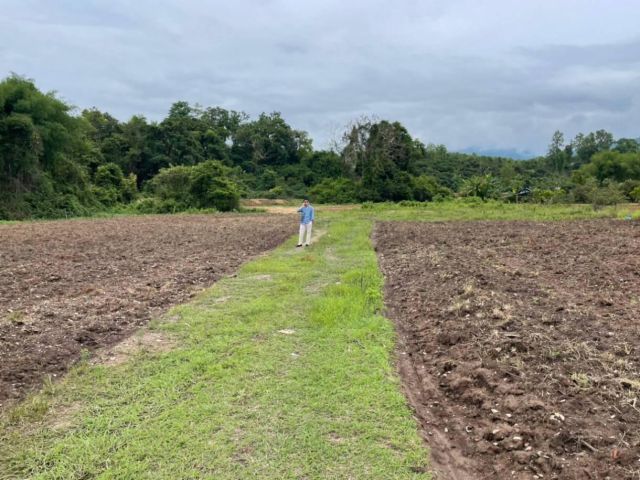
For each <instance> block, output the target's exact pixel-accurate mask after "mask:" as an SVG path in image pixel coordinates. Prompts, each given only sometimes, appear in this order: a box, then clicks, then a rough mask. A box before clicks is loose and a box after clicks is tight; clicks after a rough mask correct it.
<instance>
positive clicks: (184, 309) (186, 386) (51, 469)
mask: <svg viewBox="0 0 640 480" xmlns="http://www.w3.org/2000/svg"><path fill="white" fill-rule="evenodd" d="M342 217H344V216H343V215H342ZM283 218H284V217H283ZM316 232H317V234H316V240H317V243H314V245H313V246H312V247H310V248H309V249H297V248H295V247H294V245H295V241H294V240H293V239H290V240H289V241H287V242H286V243H285V244H284V245H283V246H281V247H279V248H277V249H276V250H275V251H274V252H272V253H270V254H269V255H268V256H264V257H262V258H259V259H257V260H255V261H252V262H249V263H247V264H245V265H244V266H243V267H242V268H241V269H240V270H239V271H238V274H237V276H233V277H226V278H224V279H222V280H221V281H219V282H218V283H217V284H216V285H215V286H214V287H213V288H211V289H209V290H206V291H205V292H203V293H202V294H200V295H198V296H197V297H196V298H195V299H193V300H192V301H191V302H189V303H188V304H185V305H183V306H179V307H176V308H174V309H172V310H171V311H170V312H169V313H168V314H167V315H165V316H164V317H162V318H161V319H158V320H156V321H153V322H152V323H151V325H150V328H149V329H143V331H142V332H141V333H140V334H139V335H136V336H135V337H133V340H134V343H135V342H137V343H139V349H138V351H137V352H134V353H133V354H130V355H129V358H127V360H126V361H125V362H120V361H118V362H110V361H109V362H107V363H103V362H97V363H94V362H93V361H91V360H90V361H82V362H80V363H79V364H78V365H77V366H76V367H75V368H74V369H72V370H71V372H70V373H69V374H68V375H67V376H66V377H65V379H64V380H63V381H60V382H54V383H52V384H48V385H46V387H45V388H44V390H43V391H42V393H40V394H38V395H35V396H33V397H30V398H28V399H27V400H26V401H24V402H22V403H21V404H20V406H18V407H17V408H14V409H12V410H11V411H10V412H7V414H6V415H4V417H0V451H2V453H3V454H2V455H0V478H2V479H5V478H9V479H25V478H29V479H64V480H73V479H94V478H100V479H111V478H113V479H118V480H128V479H131V480H139V479H153V480H158V479H167V480H169V479H170V480H176V479H216V480H220V479H229V480H236V479H239V478H260V479H274V480H276V479H277V480H281V479H292V480H293V479H303V478H306V479H326V478H336V479H338V478H340V479H349V478H351V479H369V478H375V479H390V480H391V479H393V480H402V479H414V480H418V479H428V478H429V476H428V473H426V471H427V469H428V463H427V462H428V459H427V451H426V450H425V449H424V446H423V444H422V441H421V439H420V437H419V436H418V434H417V431H416V427H415V422H414V419H413V418H412V415H411V412H410V410H409V409H408V408H407V406H406V402H405V399H404V397H403V395H402V393H401V390H400V385H399V378H398V376H397V375H396V373H395V371H394V368H393V364H392V362H391V361H390V355H391V352H392V351H393V348H394V334H393V327H392V325H391V323H390V322H389V321H388V320H387V319H385V318H384V317H383V316H382V315H381V314H380V312H381V311H382V295H381V290H382V276H381V275H380V273H379V271H378V269H377V264H376V257H375V253H374V252H373V249H372V248H371V243H370V239H369V236H370V232H371V223H369V222H367V221H362V220H359V219H358V218H353V219H351V218H341V219H338V218H336V217H333V218H331V219H328V218H326V217H325V216H324V215H323V219H322V220H321V221H319V222H318V225H317V228H316ZM150 335H152V337H151V338H163V339H167V343H169V344H170V348H162V349H157V348H153V346H152V345H150V344H149V342H148V341H147V340H145V339H147V338H149V337H150Z"/></svg>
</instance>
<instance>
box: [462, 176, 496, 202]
mask: <svg viewBox="0 0 640 480" xmlns="http://www.w3.org/2000/svg"><path fill="white" fill-rule="evenodd" d="M497 191H498V184H497V181H496V178H494V177H493V176H492V175H482V176H473V177H471V178H468V179H466V180H465V181H464V182H463V184H462V186H461V187H460V194H461V195H462V196H464V197H477V198H480V199H481V200H487V199H489V198H495V196H496V193H497Z"/></svg>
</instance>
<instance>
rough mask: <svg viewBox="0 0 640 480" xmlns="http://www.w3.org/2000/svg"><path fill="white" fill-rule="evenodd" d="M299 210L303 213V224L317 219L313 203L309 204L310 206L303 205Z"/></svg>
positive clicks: (301, 216) (301, 221) (301, 219)
mask: <svg viewBox="0 0 640 480" xmlns="http://www.w3.org/2000/svg"><path fill="white" fill-rule="evenodd" d="M298 212H300V213H301V214H302V215H300V223H301V224H303V225H306V224H307V223H311V222H313V220H314V219H315V217H314V214H313V207H312V206H311V205H309V206H308V207H302V208H300V209H298Z"/></svg>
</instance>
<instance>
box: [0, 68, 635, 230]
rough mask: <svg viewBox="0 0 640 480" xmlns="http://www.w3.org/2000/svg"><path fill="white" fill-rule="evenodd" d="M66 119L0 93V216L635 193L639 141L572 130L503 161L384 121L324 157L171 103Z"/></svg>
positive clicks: (230, 116) (261, 125) (10, 87)
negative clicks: (258, 200) (272, 202)
mask: <svg viewBox="0 0 640 480" xmlns="http://www.w3.org/2000/svg"><path fill="white" fill-rule="evenodd" d="M70 112H71V109H70V107H69V106H68V105H66V104H65V103H64V102H61V101H60V100H58V99H57V98H56V97H55V95H54V94H44V93H41V92H40V91H38V89H37V88H36V87H35V85H34V84H33V82H32V81H30V80H26V79H23V78H21V77H17V76H10V77H8V78H7V79H5V80H4V81H2V82H0V219H3V218H4V219H16V218H29V217H59V216H71V215H86V214H91V213H92V212H95V211H98V210H104V209H105V208H107V209H118V208H125V207H124V206H123V205H124V204H128V203H131V202H134V201H135V200H136V198H137V197H138V190H142V191H145V192H146V194H147V196H149V195H153V196H157V198H158V199H159V200H160V201H161V202H165V201H167V202H168V201H169V200H170V202H168V203H167V205H168V206H167V207H166V208H165V207H161V209H163V210H166V209H168V208H171V209H184V208H220V209H235V208H237V206H238V199H239V198H240V196H257V197H262V196H266V197H270V198H284V197H300V196H303V195H306V194H311V195H313V196H314V197H315V198H316V200H318V201H321V202H322V201H326V202H340V203H342V202H353V201H358V200H360V201H375V202H382V201H393V202H398V201H404V200H406V201H411V200H417V201H420V202H423V201H432V200H441V199H444V198H448V197H449V196H451V195H453V194H457V195H459V196H477V197H479V198H481V199H485V200H486V199H490V198H500V199H502V200H506V201H510V202H518V203H520V202H523V201H525V202H527V201H529V202H531V201H532V202H543V203H550V202H553V203H557V202H570V201H579V202H585V203H599V204H601V203H606V202H605V200H604V197H605V196H606V195H608V194H611V195H612V198H611V199H610V201H611V202H614V203H616V202H618V201H619V200H620V194H621V195H622V197H623V199H626V200H632V199H633V198H634V197H633V196H632V192H634V191H635V189H636V188H637V184H636V183H634V182H640V143H639V141H638V140H637V139H632V138H620V139H617V140H616V139H614V138H613V135H612V134H611V133H609V132H607V131H605V130H598V131H596V132H591V133H587V134H583V133H579V134H578V135H576V137H575V138H574V139H573V140H572V141H571V142H569V143H565V140H564V135H563V134H562V132H560V131H556V132H555V133H554V134H553V137H552V139H551V143H550V145H549V150H548V152H547V154H546V155H545V156H544V157H538V158H533V159H530V160H526V161H515V160H512V159H509V158H501V157H489V156H482V155H475V154H465V153H456V152H448V151H447V149H446V147H445V146H444V145H436V144H432V143H430V144H428V145H426V146H425V144H423V143H422V142H421V141H420V140H418V139H414V138H412V137H411V135H410V134H409V132H408V131H407V129H406V128H405V127H404V126H403V125H401V124H400V123H398V122H391V121H387V120H375V121H374V120H372V119H368V118H361V119H359V120H357V121H356V122H354V123H353V124H352V125H350V126H349V127H348V128H347V129H346V131H345V133H344V135H343V137H342V143H341V144H339V143H336V144H335V145H334V147H333V148H334V150H333V151H314V150H313V148H312V144H311V140H310V139H309V137H308V135H307V134H306V133H305V132H303V131H299V130H295V129H294V128H292V127H291V126H290V125H289V124H288V123H287V122H286V121H285V120H284V119H283V118H282V116H281V115H280V114H279V113H271V114H264V113H263V114H261V115H260V116H259V117H258V118H257V119H256V120H253V121H251V120H250V119H249V118H248V116H247V115H246V114H244V113H241V112H235V111H232V110H226V109H223V108H220V107H208V108H203V107H200V106H198V105H190V104H189V103H187V102H184V101H179V102H175V103H174V104H173V105H172V106H171V108H170V110H169V112H168V115H167V116H166V118H164V119H163V120H162V121H160V122H148V121H147V120H146V119H145V118H144V117H143V116H133V117H131V118H130V119H129V120H128V121H125V122H122V121H119V120H118V119H116V118H115V117H113V116H111V115H110V114H109V113H106V112H101V111H99V110H97V109H91V110H84V111H83V112H82V114H81V115H80V116H73V115H71V113H70ZM210 161H215V162H216V163H214V164H211V163H209V162H210ZM201 165H205V166H202V167H201ZM223 167H224V168H223ZM594 182H595V183H594ZM613 184H616V186H615V187H614V186H613ZM156 206H157V205H156ZM153 208H154V209H155V207H153Z"/></svg>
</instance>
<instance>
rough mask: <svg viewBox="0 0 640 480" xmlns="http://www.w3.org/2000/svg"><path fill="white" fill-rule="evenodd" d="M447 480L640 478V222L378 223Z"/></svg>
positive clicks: (390, 295)
mask: <svg viewBox="0 0 640 480" xmlns="http://www.w3.org/2000/svg"><path fill="white" fill-rule="evenodd" d="M374 241H375V245H376V250H377V251H378V255H379V260H380V263H381V266H382V269H383V272H384V274H385V278H386V303H387V306H388V309H389V314H390V315H391V317H392V318H393V319H394V320H395V322H396V325H397V330H398V333H399V351H398V365H399V369H400V372H401V375H402V377H403V381H404V386H405V391H406V394H407V396H408V398H409V400H410V402H411V404H412V406H413V408H414V409H415V412H416V416H417V417H418V419H419V420H420V423H421V429H422V433H423V436H424V438H425V439H426V441H427V443H428V444H429V446H430V448H431V450H432V457H433V464H434V468H435V469H436V470H437V471H439V476H438V477H437V478H439V479H443V478H445V479H485V478H486V479H531V478H544V479H638V478H640V223H638V222H622V221H614V220H598V221H582V222H564V223H532V222H515V223H514V222H509V223H507V222H504V223H500V222H477V223H470V222H460V223H399V222H384V223H380V224H378V225H377V226H376V229H375V232H374Z"/></svg>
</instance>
